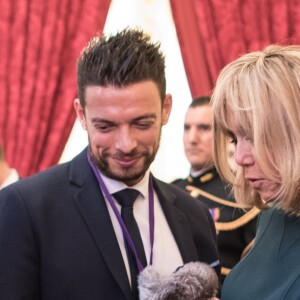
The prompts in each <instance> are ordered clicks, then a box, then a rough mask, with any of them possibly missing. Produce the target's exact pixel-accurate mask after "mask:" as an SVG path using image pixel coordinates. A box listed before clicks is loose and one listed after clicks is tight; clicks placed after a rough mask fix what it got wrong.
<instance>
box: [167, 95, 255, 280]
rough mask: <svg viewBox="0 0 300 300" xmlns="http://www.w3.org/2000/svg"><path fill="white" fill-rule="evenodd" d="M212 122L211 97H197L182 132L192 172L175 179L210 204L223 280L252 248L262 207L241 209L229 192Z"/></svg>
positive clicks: (198, 198)
mask: <svg viewBox="0 0 300 300" xmlns="http://www.w3.org/2000/svg"><path fill="white" fill-rule="evenodd" d="M211 122H212V113H211V105H210V98H209V97H200V98H196V99H194V100H193V101H192V103H191V104H190V106H189V108H188V110H187V112H186V115H185V122H184V135H183V141H184V150H185V154H186V157H187V159H188V160H189V162H190V164H191V169H190V175H189V176H188V177H187V178H185V179H178V180H175V181H174V182H173V183H174V184H176V185H177V186H178V187H180V188H182V189H185V190H186V191H187V192H189V193H190V194H191V195H192V196H194V197H195V198H197V200H199V201H203V202H204V203H205V204H206V205H207V206H208V207H209V209H210V212H211V214H212V216H213V218H214V221H215V225H216V230H217V233H218V236H217V242H218V249H219V252H220V256H221V264H222V270H221V275H222V278H221V279H222V281H223V280H224V279H225V277H226V275H227V274H228V273H229V272H230V270H231V268H232V267H233V266H234V265H235V264H236V263H237V262H238V261H239V260H240V259H241V258H242V257H243V256H244V255H245V254H246V253H247V252H248V250H249V249H250V248H251V245H252V243H253V241H254V237H255V228H256V217H257V214H258V212H259V210H258V209H256V208H253V209H248V210H244V209H242V208H241V206H240V205H239V204H237V203H236V202H235V200H234V198H233V197H232V196H231V195H230V187H228V186H227V185H226V183H224V182H222V180H221V178H220V176H219V175H218V173H217V170H216V169H215V167H214V164H213V158H212V130H211V124H212V123H211ZM231 145H232V144H229V145H228V147H229V148H228V153H229V154H228V159H229V163H232V161H231V160H230V156H232V155H234V153H232V149H231V148H230V146H231ZM232 146H233V145H232ZM232 168H234V166H233V165H232Z"/></svg>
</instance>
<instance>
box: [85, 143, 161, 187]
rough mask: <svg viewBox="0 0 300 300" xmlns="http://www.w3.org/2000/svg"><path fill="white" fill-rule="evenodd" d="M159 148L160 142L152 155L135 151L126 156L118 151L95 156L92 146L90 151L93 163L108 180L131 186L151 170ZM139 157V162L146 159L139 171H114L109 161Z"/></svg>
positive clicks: (120, 169)
mask: <svg viewBox="0 0 300 300" xmlns="http://www.w3.org/2000/svg"><path fill="white" fill-rule="evenodd" d="M158 148H159V142H158V145H157V147H156V148H154V149H153V152H152V153H149V152H146V151H144V152H141V153H139V152H137V151H136V150H133V151H132V152H131V153H129V154H124V153H123V152H121V151H117V152H116V153H114V154H110V153H108V152H103V153H102V154H101V155H100V154H98V155H95V153H93V152H92V149H91V145H90V144H89V151H90V153H91V155H92V159H93V162H94V163H95V165H96V166H97V167H98V169H99V170H100V171H101V173H102V174H103V175H105V176H106V177H108V178H111V179H114V180H118V181H121V182H124V183H125V184H127V185H130V184H131V183H132V182H133V183H135V182H138V181H139V180H141V179H142V178H143V177H144V175H145V173H146V172H147V170H148V169H149V167H150V165H151V163H152V162H153V161H154V159H155V156H156V153H157V151H158ZM137 155H138V157H139V160H142V159H144V162H143V165H142V167H140V168H139V169H136V168H135V167H128V168H125V167H121V166H120V167H119V168H118V169H112V167H111V165H110V164H109V162H108V159H109V158H111V159H122V158H124V157H126V158H127V159H128V158H130V157H132V158H135V157H137Z"/></svg>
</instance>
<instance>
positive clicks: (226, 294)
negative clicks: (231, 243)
mask: <svg viewBox="0 0 300 300" xmlns="http://www.w3.org/2000/svg"><path fill="white" fill-rule="evenodd" d="M221 299H222V300H279V299H285V300H299V299H300V217H295V216H289V215H287V214H285V213H284V212H283V211H281V210H277V209H269V210H268V211H265V212H262V213H261V214H260V216H259V221H258V228H257V234H256V240H255V244H254V246H253V248H252V249H251V251H250V252H249V253H248V254H247V255H246V256H245V257H244V259H243V260H242V261H240V262H239V263H238V264H237V265H236V266H235V267H234V268H233V269H232V270H231V272H230V273H229V275H228V276H227V278H226V280H225V282H224V284H223V288H222V298H221Z"/></svg>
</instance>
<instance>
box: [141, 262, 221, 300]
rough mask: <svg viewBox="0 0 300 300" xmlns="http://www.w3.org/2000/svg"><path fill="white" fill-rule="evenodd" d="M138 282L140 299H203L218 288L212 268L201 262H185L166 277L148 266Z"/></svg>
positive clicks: (211, 294) (212, 296)
mask: <svg viewBox="0 0 300 300" xmlns="http://www.w3.org/2000/svg"><path fill="white" fill-rule="evenodd" d="M138 284H139V293H140V300H200V299H201V300H204V299H210V298H214V297H215V296H216V294H217V292H218V288H219V281H218V277H217V274H216V273H215V271H214V269H213V268H211V267H210V266H209V265H208V264H205V263H201V262H190V263H188V264H185V265H183V266H182V267H181V268H179V269H178V270H177V271H175V272H174V273H172V274H171V275H170V276H168V277H163V276H160V275H159V274H158V273H157V272H156V271H155V269H154V268H153V267H152V266H148V267H146V268H145V269H144V270H143V271H142V272H141V273H140V275H139V277H138Z"/></svg>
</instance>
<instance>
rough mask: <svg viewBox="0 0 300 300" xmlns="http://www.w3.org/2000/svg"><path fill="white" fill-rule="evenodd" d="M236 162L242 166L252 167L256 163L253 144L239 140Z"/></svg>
mask: <svg viewBox="0 0 300 300" xmlns="http://www.w3.org/2000/svg"><path fill="white" fill-rule="evenodd" d="M235 161H236V163H237V164H238V165H240V166H242V167H243V166H247V165H252V164H254V162H255V159H254V156H253V153H252V145H251V142H250V141H248V140H246V139H244V138H243V139H241V140H240V141H239V140H238V142H237V144H236V149H235Z"/></svg>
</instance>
